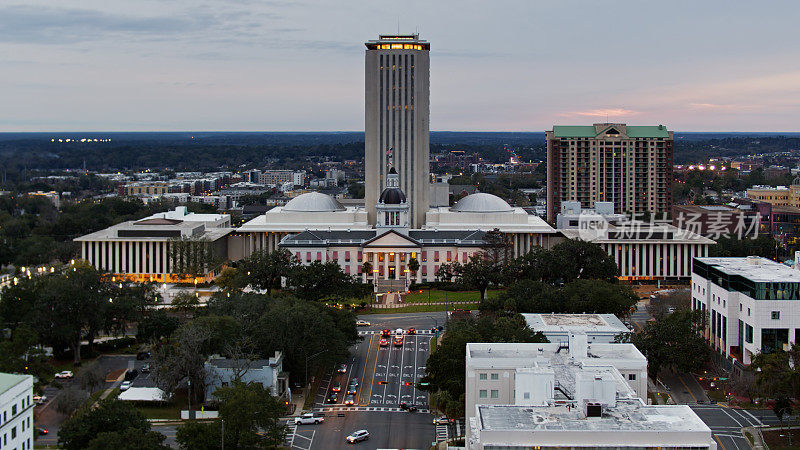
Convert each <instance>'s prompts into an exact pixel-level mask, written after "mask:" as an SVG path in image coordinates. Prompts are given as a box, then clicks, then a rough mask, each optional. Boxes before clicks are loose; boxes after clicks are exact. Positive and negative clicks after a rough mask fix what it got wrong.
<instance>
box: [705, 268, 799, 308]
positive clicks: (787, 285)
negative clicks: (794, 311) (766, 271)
mask: <svg viewBox="0 0 800 450" xmlns="http://www.w3.org/2000/svg"><path fill="white" fill-rule="evenodd" d="M692 273H695V274H697V275H699V276H701V277H703V278H705V279H707V280H711V281H712V282H713V283H714V284H716V285H718V286H720V287H722V288H725V289H727V290H728V291H737V292H741V293H743V294H745V295H747V296H748V297H751V298H753V299H755V300H800V281H792V282H774V283H770V282H756V281H752V280H749V279H747V278H745V277H743V276H741V275H729V274H727V273H725V272H723V271H721V270H719V269H718V268H716V267H714V266H712V265H709V264H706V263H704V262H701V261H698V260H696V259H695V260H694V261H693V263H692Z"/></svg>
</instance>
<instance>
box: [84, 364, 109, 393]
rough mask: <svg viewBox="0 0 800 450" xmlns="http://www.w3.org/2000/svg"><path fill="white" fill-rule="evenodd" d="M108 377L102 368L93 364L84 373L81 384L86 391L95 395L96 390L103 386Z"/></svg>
mask: <svg viewBox="0 0 800 450" xmlns="http://www.w3.org/2000/svg"><path fill="white" fill-rule="evenodd" d="M105 379H106V377H105V374H104V373H103V372H102V370H101V369H100V367H99V366H98V365H97V364H96V363H95V364H92V367H90V368H89V369H88V370H86V371H84V373H83V375H82V376H81V384H82V386H83V388H84V389H88V390H89V393H90V394H91V393H93V392H94V391H95V389H97V388H98V387H99V386H101V385H102V384H103V382H104V381H105Z"/></svg>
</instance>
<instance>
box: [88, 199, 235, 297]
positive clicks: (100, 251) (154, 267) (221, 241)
mask: <svg viewBox="0 0 800 450" xmlns="http://www.w3.org/2000/svg"><path fill="white" fill-rule="evenodd" d="M231 234H235V233H234V229H233V228H232V227H231V218H230V216H229V215H228V214H195V213H189V212H187V209H186V207H185V206H178V207H177V208H175V210H174V211H168V212H163V213H157V214H154V215H152V216H150V217H146V218H144V219H141V220H131V221H127V222H122V223H118V224H116V225H113V226H110V227H108V228H106V229H104V230H100V231H97V232H94V233H90V234H87V235H85V236H81V237H78V238H76V239H75V242H77V243H78V244H79V245H80V255H81V259H84V260H87V261H89V262H90V263H91V264H92V265H93V266H94V267H95V268H96V269H98V270H102V271H106V272H110V273H111V274H112V275H113V276H114V277H115V278H118V279H126V280H131V281H139V282H143V281H155V282H175V281H179V278H181V276H180V275H181V274H180V273H178V271H177V270H176V267H175V266H176V264H175V258H176V255H175V253H174V252H175V249H176V248H177V247H176V245H178V244H177V243H178V242H181V241H194V242H203V243H205V244H207V245H208V246H210V248H211V250H212V251H213V253H214V254H215V255H216V256H218V257H219V258H220V259H221V260H223V261H224V260H225V259H233V260H235V259H239V258H241V256H242V254H243V250H244V249H243V246H242V244H241V243H242V240H241V239H235V238H233V239H228V237H229V235H231ZM213 269H214V268H208V270H207V271H206V273H204V274H203V275H202V276H200V277H198V278H197V280H196V281H197V282H203V281H207V279H210V278H213V277H214V275H215V271H214V270H213ZM183 281H186V280H183Z"/></svg>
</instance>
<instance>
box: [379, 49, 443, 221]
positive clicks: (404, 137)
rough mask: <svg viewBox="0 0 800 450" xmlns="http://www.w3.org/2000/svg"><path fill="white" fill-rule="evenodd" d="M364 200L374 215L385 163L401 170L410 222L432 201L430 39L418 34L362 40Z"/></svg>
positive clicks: (386, 167) (383, 183) (383, 182)
mask: <svg viewBox="0 0 800 450" xmlns="http://www.w3.org/2000/svg"><path fill="white" fill-rule="evenodd" d="M365 45H366V47H367V51H366V58H365V66H364V67H365V73H364V80H365V110H364V112H365V128H364V131H365V136H364V139H365V142H364V146H365V158H364V160H365V205H366V208H367V216H368V218H369V223H370V224H372V225H374V224H375V222H376V220H377V213H376V209H375V207H376V205H377V202H378V197H377V195H378V194H379V193H380V192H381V191H382V190H383V189H384V188H385V187H386V175H387V174H388V171H389V165H390V164H393V166H394V167H395V168H396V169H397V172H398V173H399V174H400V189H402V190H403V192H405V193H406V195H407V196H408V203H409V207H410V210H409V219H410V222H411V223H410V225H411V227H413V228H420V227H421V226H422V225H423V224H424V223H425V213H426V212H427V210H428V206H429V204H430V200H429V196H430V180H429V178H430V168H429V162H428V160H429V159H430V147H429V141H428V139H429V131H430V107H429V104H430V101H429V99H430V56H429V53H430V44H429V43H428V42H427V41H424V40H421V39H419V35H416V34H414V35H381V36H380V37H379V38H378V39H377V40H371V41H368V42H366V44H365Z"/></svg>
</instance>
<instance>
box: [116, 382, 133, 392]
mask: <svg viewBox="0 0 800 450" xmlns="http://www.w3.org/2000/svg"><path fill="white" fill-rule="evenodd" d="M130 388H131V382H130V381H123V382H122V384H120V385H119V390H120V391H127V390H128V389H130Z"/></svg>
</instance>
